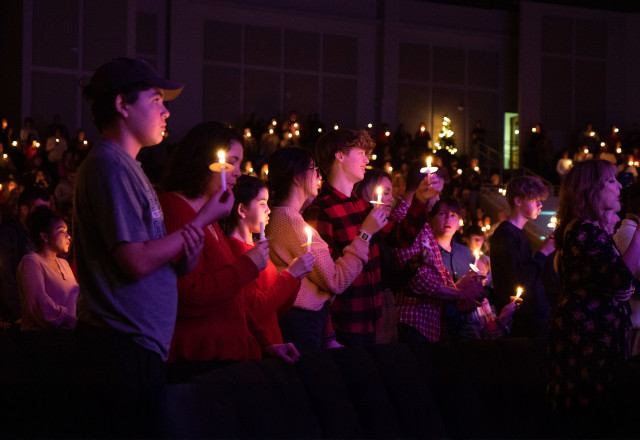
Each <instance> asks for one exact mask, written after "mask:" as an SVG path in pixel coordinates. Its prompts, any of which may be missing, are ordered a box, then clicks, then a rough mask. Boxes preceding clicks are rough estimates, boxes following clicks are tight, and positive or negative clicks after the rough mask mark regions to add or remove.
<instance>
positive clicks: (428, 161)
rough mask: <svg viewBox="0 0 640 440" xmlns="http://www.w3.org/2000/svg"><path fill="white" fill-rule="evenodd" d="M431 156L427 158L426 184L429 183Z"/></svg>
mask: <svg viewBox="0 0 640 440" xmlns="http://www.w3.org/2000/svg"><path fill="white" fill-rule="evenodd" d="M432 160H433V159H432V157H431V156H427V183H431V161H432Z"/></svg>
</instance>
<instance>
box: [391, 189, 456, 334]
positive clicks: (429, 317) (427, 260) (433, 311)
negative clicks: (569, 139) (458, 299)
mask: <svg viewBox="0 0 640 440" xmlns="http://www.w3.org/2000/svg"><path fill="white" fill-rule="evenodd" d="M403 203H404V204H406V202H405V201H404V200H399V201H398V205H400V204H403ZM396 220H397V219H396ZM393 253H394V258H395V260H396V263H397V264H398V265H400V266H402V265H404V264H407V263H410V262H411V261H413V262H414V264H415V263H419V267H418V270H417V272H416V273H415V275H414V276H413V278H412V279H411V281H409V283H408V285H407V287H406V288H405V289H404V290H402V291H400V292H398V294H397V295H396V303H397V306H398V315H399V316H398V319H399V321H400V322H402V323H405V324H407V325H410V326H411V327H413V328H415V329H416V330H418V331H419V332H420V333H422V334H423V335H424V336H425V337H426V338H427V340H429V341H430V342H437V341H438V340H439V339H440V330H441V328H442V320H443V319H444V317H443V314H442V310H443V307H444V303H445V302H444V301H443V300H441V299H437V298H434V297H433V295H434V294H435V293H436V292H437V291H438V290H439V289H440V286H442V285H454V282H453V279H452V278H451V275H450V274H449V272H448V271H447V269H446V268H445V267H444V264H443V263H442V256H441V255H440V249H439V248H438V242H437V241H436V238H435V236H434V235H433V231H432V230H431V227H430V226H429V224H428V223H425V224H424V226H423V227H422V229H421V230H420V233H419V234H418V236H417V237H416V239H415V242H414V243H413V245H412V246H410V247H406V248H395V249H394V252H393Z"/></svg>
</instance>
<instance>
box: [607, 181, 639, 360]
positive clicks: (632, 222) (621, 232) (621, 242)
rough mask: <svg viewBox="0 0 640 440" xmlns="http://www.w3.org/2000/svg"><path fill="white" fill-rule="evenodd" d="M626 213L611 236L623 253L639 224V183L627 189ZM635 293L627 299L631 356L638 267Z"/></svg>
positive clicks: (636, 348) (635, 341) (636, 315)
mask: <svg viewBox="0 0 640 440" xmlns="http://www.w3.org/2000/svg"><path fill="white" fill-rule="evenodd" d="M626 202H627V203H626V208H627V209H626V210H627V215H626V217H625V218H624V220H622V224H621V225H620V228H619V229H618V231H617V232H616V233H615V235H614V236H613V239H614V241H615V242H616V245H617V246H618V249H619V250H620V252H621V253H623V254H624V253H625V252H626V251H627V248H628V247H629V244H630V243H631V239H632V238H633V234H634V233H635V232H636V229H638V225H639V224H640V183H634V184H632V185H631V186H630V187H629V188H628V189H627V200H626ZM633 277H634V280H633V285H634V287H635V293H634V295H633V296H632V297H631V299H630V300H629V305H630V306H631V326H632V328H631V356H635V355H637V354H640V297H639V296H640V267H638V268H637V269H636V271H635V272H634V273H633Z"/></svg>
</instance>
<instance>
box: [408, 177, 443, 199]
mask: <svg viewBox="0 0 640 440" xmlns="http://www.w3.org/2000/svg"><path fill="white" fill-rule="evenodd" d="M443 186H444V180H442V179H441V178H440V176H438V174H432V175H431V178H430V179H427V178H426V177H425V178H424V179H423V180H422V182H420V186H419V187H418V189H417V190H416V193H415V196H416V198H417V199H418V200H419V201H420V202H422V203H425V202H426V201H427V200H431V199H432V198H434V197H435V196H437V195H439V194H440V193H441V192H442V187H443Z"/></svg>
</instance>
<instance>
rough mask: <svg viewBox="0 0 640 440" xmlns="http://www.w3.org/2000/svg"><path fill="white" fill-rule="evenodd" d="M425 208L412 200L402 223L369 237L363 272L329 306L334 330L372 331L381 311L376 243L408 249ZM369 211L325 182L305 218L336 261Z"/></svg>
mask: <svg viewBox="0 0 640 440" xmlns="http://www.w3.org/2000/svg"><path fill="white" fill-rule="evenodd" d="M426 208H427V205H426V203H420V202H418V201H417V200H416V199H415V198H414V200H413V202H412V204H411V207H410V208H409V210H408V212H407V215H406V216H405V217H404V219H403V220H402V221H401V222H399V223H395V222H389V224H387V226H385V228H384V229H383V230H382V231H380V232H379V233H377V234H376V235H375V236H374V237H373V238H372V240H371V245H370V246H369V261H368V262H367V264H365V265H364V267H363V268H362V273H361V274H360V275H358V277H357V278H356V279H355V280H354V281H353V283H351V286H349V287H348V288H347V290H345V291H344V293H342V294H341V295H338V296H337V297H336V299H335V301H334V302H333V304H332V305H331V318H332V321H333V327H334V329H335V330H336V331H339V332H345V333H359V334H365V333H374V332H375V329H376V324H377V321H378V320H379V319H380V318H381V312H382V287H381V282H380V250H379V248H378V244H377V242H378V240H385V242H387V243H389V245H390V246H392V247H408V246H411V245H412V244H413V242H414V240H415V238H416V235H417V233H418V231H419V230H420V229H421V228H422V225H423V224H424V222H425V219H426ZM371 209H372V206H371V204H370V203H369V201H367V200H364V199H361V198H359V197H358V196H357V195H356V194H355V193H351V196H350V197H347V196H345V195H344V194H342V193H341V192H339V191H338V190H336V189H335V188H334V187H333V186H331V185H329V184H328V183H326V182H325V183H323V185H322V190H321V192H320V194H318V197H316V198H315V200H314V201H313V202H312V203H311V205H309V207H308V208H307V209H306V210H305V212H304V218H305V220H306V221H307V222H308V223H309V224H310V225H311V226H313V227H314V228H316V230H317V231H318V233H319V234H320V236H321V237H322V239H323V240H324V241H326V242H327V244H328V245H329V251H330V252H331V256H332V258H333V259H334V260H336V259H338V258H339V257H341V256H342V251H343V249H344V248H345V247H346V246H347V245H349V243H351V242H352V241H353V239H354V238H355V237H356V234H357V233H358V231H359V230H360V228H361V226H362V222H363V221H364V219H365V218H366V217H367V215H368V214H369V211H371Z"/></svg>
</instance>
